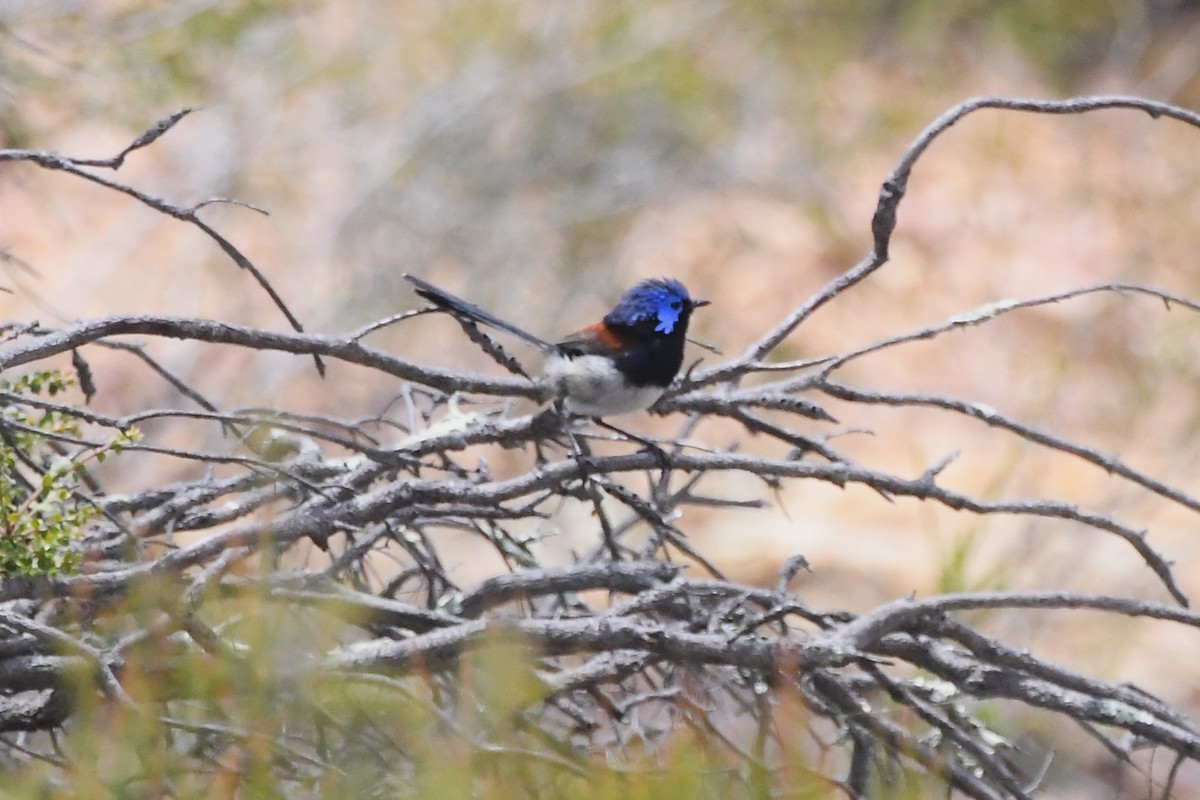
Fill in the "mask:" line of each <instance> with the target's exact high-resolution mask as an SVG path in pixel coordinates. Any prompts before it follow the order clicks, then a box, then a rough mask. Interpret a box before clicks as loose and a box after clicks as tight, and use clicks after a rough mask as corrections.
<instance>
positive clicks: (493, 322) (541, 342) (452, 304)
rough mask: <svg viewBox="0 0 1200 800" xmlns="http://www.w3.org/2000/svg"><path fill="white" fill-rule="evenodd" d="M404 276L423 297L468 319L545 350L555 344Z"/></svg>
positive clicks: (457, 298) (431, 286) (428, 285)
mask: <svg viewBox="0 0 1200 800" xmlns="http://www.w3.org/2000/svg"><path fill="white" fill-rule="evenodd" d="M404 278H405V280H407V281H408V282H409V283H411V284H413V285H414V286H416V287H417V290H416V291H417V294H419V295H421V297H424V298H425V299H426V300H428V301H429V302H431V303H433V304H434V305H436V306H441V307H442V308H444V309H446V310H447V311H450V312H451V313H454V314H458V315H459V316H463V317H467V318H468V319H473V320H475V321H476V322H482V323H483V324H484V325H490V326H491V327H493V328H497V329H499V330H502V331H507V332H508V333H511V334H512V335H513V336H516V337H518V338H520V339H524V340H525V341H527V342H529V343H530V344H532V345H534V346H536V347H540V348H541V349H543V350H550V349H552V348H553V345H551V344H550V343H549V342H547V341H546V340H545V339H539V338H538V337H536V336H534V335H533V334H532V333H530V332H528V331H524V330H521V329H520V328H518V327H517V326H516V325H513V324H512V323H511V322H505V321H504V320H502V319H500V318H499V317H497V316H495V315H493V314H489V313H488V312H486V311H484V310H483V309H482V308H480V307H479V306H477V305H475V304H473V303H468V302H467V301H466V300H463V299H462V298H460V297H455V296H454V295H452V294H450V293H449V292H447V291H444V290H442V289H439V288H437V287H436V286H434V285H433V284H431V283H429V282H427V281H423V280H421V279H420V278H418V277H416V276H414V275H405V276H404Z"/></svg>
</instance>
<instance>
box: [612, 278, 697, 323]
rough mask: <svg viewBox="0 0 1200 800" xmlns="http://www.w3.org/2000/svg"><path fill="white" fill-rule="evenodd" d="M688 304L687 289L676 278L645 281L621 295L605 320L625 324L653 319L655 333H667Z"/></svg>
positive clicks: (651, 320)
mask: <svg viewBox="0 0 1200 800" xmlns="http://www.w3.org/2000/svg"><path fill="white" fill-rule="evenodd" d="M691 304H692V298H691V296H690V295H689V294H688V290H687V289H685V288H684V286H683V284H682V283H680V282H679V281H676V280H672V279H670V278H661V279H650V280H644V281H642V282H641V283H639V284H638V285H637V286H634V287H633V288H632V289H630V290H629V291H627V292H626V293H625V294H623V295H622V296H621V299H620V300H619V301H617V305H616V306H615V307H614V308H613V310H612V311H610V312H609V313H608V316H606V317H605V318H604V322H605V323H606V324H608V325H623V326H628V327H633V326H635V325H640V324H643V323H649V322H654V323H655V325H654V332H655V333H661V334H664V335H670V334H671V332H672V331H674V330H675V326H676V325H677V324H678V323H679V320H680V317H682V316H683V314H684V312H685V311H687V310H688V309H690V307H691Z"/></svg>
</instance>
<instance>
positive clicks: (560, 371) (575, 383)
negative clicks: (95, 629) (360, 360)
mask: <svg viewBox="0 0 1200 800" xmlns="http://www.w3.org/2000/svg"><path fill="white" fill-rule="evenodd" d="M404 277H405V278H406V279H408V280H409V281H410V282H411V283H412V284H413V285H414V286H416V287H417V289H416V291H417V294H419V295H421V296H422V297H424V298H425V299H426V300H429V301H430V302H432V303H433V304H434V305H437V306H440V307H441V308H444V309H446V310H447V311H449V312H450V313H452V314H455V315H457V316H459V317H462V318H465V319H468V320H472V321H474V322H479V323H482V324H484V325H489V326H491V327H493V328H497V329H499V330H502V331H506V332H508V333H511V334H512V335H513V336H516V337H518V338H521V339H524V340H525V341H526V342H529V343H530V344H532V345H534V346H535V347H537V348H539V349H541V350H543V351H544V352H545V353H546V363H545V365H544V367H543V380H544V381H545V382H546V384H548V386H549V388H550V389H551V390H552V392H553V393H554V396H555V397H558V398H561V399H562V401H563V407H564V410H565V411H566V412H567V413H569V414H578V415H580V416H585V417H604V416H609V415H612V414H625V413H627V412H629V411H638V410H640V409H643V408H649V407H650V406H652V405H653V404H654V402H655V401H656V400H658V398H659V397H661V396H662V393H663V392H664V391H666V388H667V387H668V386H669V385H670V384H671V381H672V380H674V379H675V375H676V374H678V372H679V367H680V366H681V365H682V364H683V345H684V342H685V341H686V337H687V326H688V320H689V319H690V318H691V315H692V311H693V310H694V309H696V308H699V307H700V306H706V305H708V301H707V300H693V299H692V298H691V296H690V295H688V291H687V289H685V288H684V286H683V284H682V283H680V282H679V281H676V280H670V279H668V278H663V279H661V280H658V279H656V280H644V281H642V282H641V283H639V284H637V285H636V286H634V287H633V288H632V289H630V290H629V291H627V292H625V294H624V295H622V296H621V299H620V300H619V301H617V305H616V306H615V307H614V308H613V310H612V311H610V312H608V314H607V315H605V317H604V319H603V320H601V321H600V322H597V323H596V324H594V325H589V326H587V327H586V328H583V329H582V330H580V331H579V332H577V333H574V334H572V335H570V336H568V337H567V338H566V339H563V340H562V341H560V342H556V343H553V344H552V343H550V342H547V341H545V340H544V339H539V338H538V337H536V336H534V335H533V334H532V333H529V332H528V331H525V330H522V329H521V328H518V327H517V326H516V325H513V324H512V323H511V322H505V321H504V320H502V319H500V318H499V317H497V316H495V315H493V314H489V313H488V312H486V311H484V310H483V309H482V308H479V307H478V306H475V305H472V304H471V303H468V302H467V301H466V300H463V299H461V298H458V297H455V296H454V295H452V294H450V293H449V292H445V291H443V290H441V289H439V288H437V287H436V286H433V285H432V284H430V283H427V282H426V281H423V280H421V279H420V278H417V277H414V276H412V275H405V276H404Z"/></svg>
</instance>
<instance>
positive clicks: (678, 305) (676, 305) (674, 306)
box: [671, 300, 683, 311]
mask: <svg viewBox="0 0 1200 800" xmlns="http://www.w3.org/2000/svg"><path fill="white" fill-rule="evenodd" d="M681 308H683V303H681V302H679V301H678V300H676V301H675V302H674V303H671V310H672V311H678V310H680V309H681Z"/></svg>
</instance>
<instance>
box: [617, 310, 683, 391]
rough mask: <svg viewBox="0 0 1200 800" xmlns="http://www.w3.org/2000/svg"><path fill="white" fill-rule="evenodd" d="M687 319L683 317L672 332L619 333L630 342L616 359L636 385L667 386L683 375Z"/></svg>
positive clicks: (631, 382)
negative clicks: (680, 371) (680, 368)
mask: <svg viewBox="0 0 1200 800" xmlns="http://www.w3.org/2000/svg"><path fill="white" fill-rule="evenodd" d="M686 331H687V319H686V318H684V319H681V320H680V321H679V324H677V325H676V326H675V330H673V331H671V332H670V333H668V334H662V333H655V332H653V331H652V332H649V333H646V332H644V331H638V330H635V329H628V328H627V329H625V330H622V331H619V335H620V336H622V337H623V338H625V339H626V341H628V342H629V344H628V345H626V346H625V348H624V350H623V352H622V353H621V354H620V355H619V356H617V358H616V361H615V363H616V366H617V369H618V370H620V372H621V374H623V375H624V376H625V377H626V379H627V380H628V381H629V383H630V384H631V385H633V386H661V387H662V388H664V389H665V388H666V387H667V386H669V385H670V384H671V381H673V380H675V376H676V375H677V374H679V367H680V366H681V365H682V364H683V346H684V343H685V342H686V338H687V337H686Z"/></svg>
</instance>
